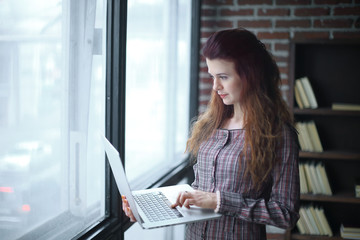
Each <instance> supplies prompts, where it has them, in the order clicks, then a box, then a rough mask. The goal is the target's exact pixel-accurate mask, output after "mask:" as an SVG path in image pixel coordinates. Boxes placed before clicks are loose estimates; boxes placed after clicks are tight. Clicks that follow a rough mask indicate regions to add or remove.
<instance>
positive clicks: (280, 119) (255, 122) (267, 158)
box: [186, 29, 293, 189]
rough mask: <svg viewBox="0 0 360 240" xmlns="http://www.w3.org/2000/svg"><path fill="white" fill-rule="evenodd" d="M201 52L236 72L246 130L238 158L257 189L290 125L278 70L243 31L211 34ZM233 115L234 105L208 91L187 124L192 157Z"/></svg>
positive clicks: (248, 34) (269, 170)
mask: <svg viewBox="0 0 360 240" xmlns="http://www.w3.org/2000/svg"><path fill="white" fill-rule="evenodd" d="M202 52H203V56H204V57H205V58H207V59H210V60H213V59H222V60H227V61H232V62H234V63H235V68H236V69H235V70H236V72H237V73H238V75H239V76H240V79H241V81H242V83H241V84H242V89H241V94H240V95H241V99H240V104H241V107H242V110H243V112H244V128H245V143H244V149H245V151H244V152H243V153H242V154H244V155H245V159H251V160H250V161H248V162H247V164H245V165H246V169H245V172H246V174H250V175H251V179H252V181H253V183H254V185H255V187H256V188H258V189H259V188H260V186H261V183H262V182H263V181H264V180H265V179H266V178H267V177H268V176H269V174H270V172H271V170H272V168H273V167H274V165H275V163H276V159H277V158H276V146H277V143H278V141H279V139H281V136H282V128H283V126H284V124H290V125H293V121H292V118H291V115H290V113H289V111H288V108H287V105H286V103H285V101H284V100H283V98H282V96H281V91H280V88H279V87H280V84H281V79H280V73H279V69H278V67H277V65H276V62H275V61H274V59H273V58H272V56H271V54H270V53H269V52H268V51H267V50H266V48H265V46H264V44H263V43H261V42H260V41H259V40H258V39H257V38H256V36H255V35H254V34H253V33H251V32H249V31H247V30H245V29H230V30H223V31H219V32H216V33H214V34H213V35H211V36H210V37H209V39H208V40H207V42H206V43H205V45H204V47H203V49H202ZM233 112H234V109H233V106H232V105H225V104H224V103H223V101H222V99H221V98H220V97H219V95H218V94H216V92H215V91H212V93H211V99H210V101H209V103H208V107H207V109H206V111H205V112H204V113H203V114H201V115H200V116H199V118H198V120H197V121H196V122H194V124H193V126H192V131H191V136H190V138H189V139H188V141H187V146H186V150H187V151H188V152H190V153H191V155H192V156H193V157H194V158H195V159H196V156H197V153H198V151H199V147H200V144H201V143H202V142H203V141H206V140H207V139H208V138H209V137H210V136H211V135H212V134H213V133H214V132H215V131H216V129H218V128H221V126H222V125H223V123H224V121H225V120H226V119H228V118H231V117H232V115H233ZM247 150H248V151H247Z"/></svg>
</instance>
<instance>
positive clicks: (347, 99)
mask: <svg viewBox="0 0 360 240" xmlns="http://www.w3.org/2000/svg"><path fill="white" fill-rule="evenodd" d="M359 62H360V42H355V41H351V40H348V41H334V40H324V41H314V40H309V41H293V42H291V43H290V74H289V83H290V88H291V89H292V91H290V100H289V104H290V108H291V111H292V113H293V115H294V119H295V121H300V122H302V121H303V122H306V121H310V120H311V121H314V122H315V123H316V126H317V129H318V133H319V136H320V140H321V143H322V146H323V149H324V151H323V152H305V151H301V152H300V162H304V161H309V160H311V161H312V160H314V161H321V162H323V163H324V165H325V168H326V173H327V175H328V178H329V182H330V185H331V189H332V192H333V195H331V196H328V195H321V194H302V195H301V197H300V200H301V203H302V205H306V204H313V205H315V206H321V207H322V208H323V209H324V211H325V215H326V218H327V220H328V222H329V225H330V227H331V229H332V232H333V233H334V236H333V237H328V236H319V235H302V234H299V231H298V230H297V228H295V229H293V230H292V231H291V233H290V234H288V236H287V239H298V240H302V239H320V240H322V239H324V240H325V239H331V240H337V239H342V238H341V237H340V233H339V232H340V225H341V223H343V222H350V223H351V222H353V223H357V222H360V198H356V197H355V187H354V184H355V179H356V178H360V111H341V110H333V109H332V108H331V106H332V104H333V103H351V104H360V94H359V93H358V90H359V89H360V67H359ZM305 76H306V77H308V78H309V80H310V83H311V86H312V88H313V91H314V93H315V97H316V100H317V103H318V108H316V109H300V108H299V107H298V106H297V103H296V101H295V96H294V86H295V84H294V83H295V80H296V79H299V78H301V77H305Z"/></svg>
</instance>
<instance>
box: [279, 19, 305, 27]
mask: <svg viewBox="0 0 360 240" xmlns="http://www.w3.org/2000/svg"><path fill="white" fill-rule="evenodd" d="M310 26H311V21H310V20H277V21H276V23H275V27H310Z"/></svg>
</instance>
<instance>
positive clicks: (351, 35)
mask: <svg viewBox="0 0 360 240" xmlns="http://www.w3.org/2000/svg"><path fill="white" fill-rule="evenodd" d="M333 36H334V38H335V39H358V40H359V41H360V32H359V31H356V32H340V31H339V32H334V33H333Z"/></svg>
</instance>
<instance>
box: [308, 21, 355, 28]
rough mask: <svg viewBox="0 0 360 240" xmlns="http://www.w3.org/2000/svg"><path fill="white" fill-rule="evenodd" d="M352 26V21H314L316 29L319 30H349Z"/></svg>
mask: <svg viewBox="0 0 360 240" xmlns="http://www.w3.org/2000/svg"><path fill="white" fill-rule="evenodd" d="M352 24H353V20H352V19H324V20H315V21H314V27H318V28H349V27H351V26H352Z"/></svg>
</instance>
